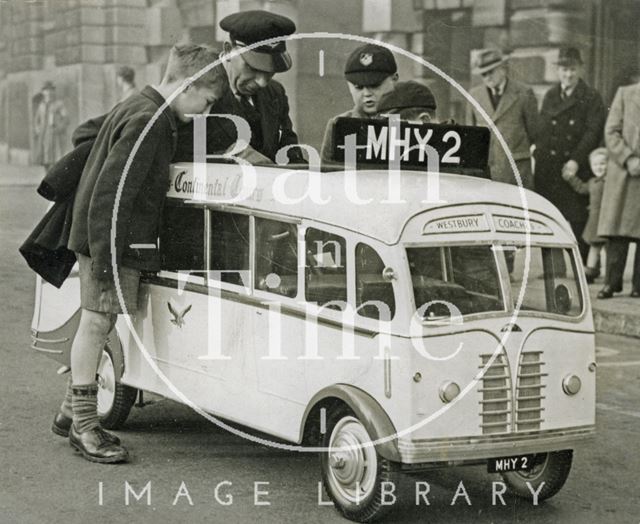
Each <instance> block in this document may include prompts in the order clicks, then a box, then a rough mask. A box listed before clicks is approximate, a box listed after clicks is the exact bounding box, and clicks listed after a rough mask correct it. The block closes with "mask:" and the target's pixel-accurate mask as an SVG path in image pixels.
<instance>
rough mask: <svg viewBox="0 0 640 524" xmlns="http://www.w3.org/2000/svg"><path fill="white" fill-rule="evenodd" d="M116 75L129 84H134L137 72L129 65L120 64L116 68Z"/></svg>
mask: <svg viewBox="0 0 640 524" xmlns="http://www.w3.org/2000/svg"><path fill="white" fill-rule="evenodd" d="M116 76H119V77H120V78H122V80H124V81H125V82H126V83H127V84H133V83H134V81H135V79H136V72H135V71H134V70H133V69H131V68H130V67H129V66H120V67H119V68H118V69H117V70H116Z"/></svg>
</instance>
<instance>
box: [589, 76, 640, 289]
mask: <svg viewBox="0 0 640 524" xmlns="http://www.w3.org/2000/svg"><path fill="white" fill-rule="evenodd" d="M604 139H605V143H606V145H607V149H608V150H609V163H608V165H607V177H606V178H605V183H604V192H603V195H602V206H601V208H600V219H599V221H598V235H601V236H604V237H607V238H608V239H609V242H608V244H607V271H606V275H605V285H604V287H603V288H602V290H601V291H600V293H599V294H598V298H609V297H611V296H612V295H613V293H614V292H617V291H622V275H623V272H624V266H625V263H626V260H627V252H628V249H629V242H630V241H633V242H636V255H635V260H634V264H633V278H632V289H631V296H632V297H636V298H637V297H640V249H638V244H637V243H638V242H640V84H633V85H630V86H624V87H621V88H620V89H618V92H617V93H616V96H615V97H614V99H613V103H612V104H611V110H610V111H609V116H608V117H607V123H606V125H605V130H604Z"/></svg>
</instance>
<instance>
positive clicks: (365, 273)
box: [356, 244, 396, 320]
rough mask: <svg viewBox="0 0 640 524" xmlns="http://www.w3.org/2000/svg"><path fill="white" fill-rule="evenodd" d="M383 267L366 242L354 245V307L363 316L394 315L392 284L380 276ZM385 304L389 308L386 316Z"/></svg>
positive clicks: (383, 316) (391, 316) (383, 318)
mask: <svg viewBox="0 0 640 524" xmlns="http://www.w3.org/2000/svg"><path fill="white" fill-rule="evenodd" d="M384 267H385V265H384V262H383V261H382V259H381V258H380V255H378V253H377V252H376V251H375V249H373V248H372V247H370V246H368V245H367V244H358V245H357V246H356V308H357V311H358V314H359V315H361V316H363V317H368V318H375V319H381V318H380V317H382V320H391V319H392V318H393V317H394V315H395V312H396V300H395V297H394V295H393V285H392V284H391V282H388V281H386V280H384V279H383V278H382V271H383V270H384ZM376 302H378V303H379V304H376ZM385 305H386V306H387V307H388V308H389V312H388V318H385V317H386V316H387V312H386V311H385V309H384V306H385Z"/></svg>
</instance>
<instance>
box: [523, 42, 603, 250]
mask: <svg viewBox="0 0 640 524" xmlns="http://www.w3.org/2000/svg"><path fill="white" fill-rule="evenodd" d="M556 66H557V73H558V80H559V81H558V83H556V84H555V85H554V86H552V87H551V88H550V89H549V90H548V91H547V92H546V93H545V95H544V98H543V100H542V108H541V109H540V132H539V133H538V138H537V140H536V150H535V153H534V157H535V159H536V176H535V187H536V191H537V192H538V193H540V194H541V195H542V196H543V197H545V198H547V199H548V200H550V201H551V203H553V204H554V205H555V206H556V207H557V208H558V209H559V210H560V211H561V212H562V214H563V215H564V217H565V218H566V219H567V221H568V222H569V224H571V229H572V230H573V232H574V234H575V236H576V238H577V239H578V246H579V247H580V253H581V255H582V257H583V259H584V260H586V257H587V254H588V252H589V245H588V244H586V243H585V242H584V240H583V239H582V231H583V230H584V228H585V225H586V223H587V218H588V211H587V206H588V204H589V200H588V197H587V196H586V195H580V194H578V193H576V192H575V191H574V190H573V189H572V187H571V186H570V185H569V184H568V183H567V182H565V180H564V179H563V177H562V173H563V172H565V173H566V174H569V175H577V176H578V177H579V178H581V179H582V180H584V181H586V180H587V179H588V178H589V177H590V176H591V172H590V169H589V153H590V152H591V151H593V150H594V149H595V148H596V147H598V146H599V145H600V142H601V141H602V135H603V130H604V122H605V117H606V111H605V107H604V104H603V102H602V97H601V96H600V94H599V93H598V92H597V91H596V90H595V89H593V88H591V87H589V86H588V85H587V84H586V82H585V81H584V80H582V78H581V76H582V57H581V55H580V51H579V50H578V49H576V48H575V47H563V48H561V49H560V50H559V51H558V59H557V61H556Z"/></svg>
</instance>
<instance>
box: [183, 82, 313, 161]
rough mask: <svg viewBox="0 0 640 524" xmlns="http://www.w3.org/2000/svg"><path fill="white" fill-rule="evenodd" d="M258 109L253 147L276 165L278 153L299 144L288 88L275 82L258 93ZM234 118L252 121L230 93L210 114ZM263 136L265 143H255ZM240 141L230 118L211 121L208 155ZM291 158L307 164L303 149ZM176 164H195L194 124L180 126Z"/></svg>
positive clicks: (226, 93)
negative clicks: (226, 115) (291, 115)
mask: <svg viewBox="0 0 640 524" xmlns="http://www.w3.org/2000/svg"><path fill="white" fill-rule="evenodd" d="M253 100H254V102H255V109H256V110H257V111H258V113H259V115H258V118H259V128H258V129H255V128H254V129H252V133H251V136H252V140H251V146H252V147H254V149H256V150H257V151H258V152H260V153H262V154H263V155H264V156H266V157H268V158H269V159H271V160H273V161H275V158H276V153H277V152H278V150H279V149H280V148H282V147H284V146H288V145H294V144H297V143H298V135H296V133H295V131H294V130H293V124H292V123H291V118H289V101H288V99H287V94H286V93H285V90H284V87H282V84H280V83H279V82H276V81H275V80H271V81H270V82H269V83H268V84H267V86H266V87H264V88H262V89H260V90H258V91H257V93H256V95H255V96H254V97H253ZM216 113H220V114H230V115H236V116H241V117H243V118H244V119H245V120H246V121H247V122H250V121H251V119H250V118H249V116H248V115H247V111H246V109H245V107H244V106H243V105H242V104H241V102H239V101H238V100H237V99H236V97H235V96H234V95H233V93H232V91H231V89H227V90H226V91H225V94H224V96H223V97H222V98H220V99H219V100H218V101H216V102H215V103H214V104H213V106H211V110H210V114H216ZM260 136H261V141H260V142H259V143H257V142H256V141H255V140H256V138H259V137H260ZM237 138H238V133H237V131H236V126H235V123H234V122H233V121H231V120H229V119H228V118H207V154H220V153H223V152H225V151H226V150H227V149H228V148H229V147H230V146H231V145H233V144H234V143H235V142H236V140H237ZM288 158H289V160H290V161H291V162H294V163H299V162H304V158H303V156H302V154H301V152H300V149H299V148H293V149H290V150H289V152H288ZM174 161H175V162H192V161H193V124H192V123H189V124H185V125H180V127H179V129H178V144H177V149H176V155H175V158H174Z"/></svg>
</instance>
